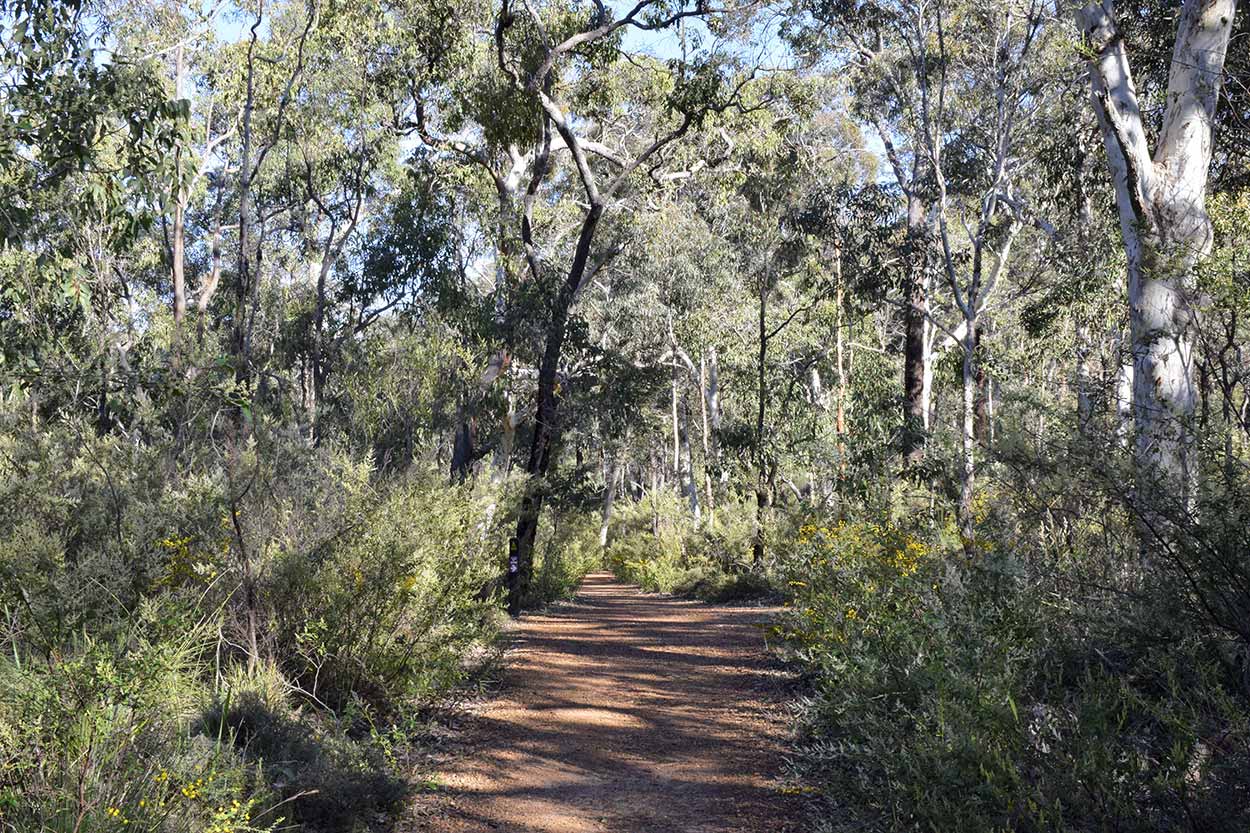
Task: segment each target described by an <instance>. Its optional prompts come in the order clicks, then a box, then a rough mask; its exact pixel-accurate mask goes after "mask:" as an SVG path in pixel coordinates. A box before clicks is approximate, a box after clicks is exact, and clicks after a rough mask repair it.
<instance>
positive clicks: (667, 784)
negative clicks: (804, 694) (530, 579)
mask: <svg viewBox="0 0 1250 833" xmlns="http://www.w3.org/2000/svg"><path fill="white" fill-rule="evenodd" d="M774 613H775V610H772V609H769V608H760V607H723V606H713V605H706V604H701V603H698V602H688V601H682V600H680V599H674V598H669V597H664V596H654V595H646V594H643V593H640V592H639V591H638V590H637V588H634V587H630V586H626V585H623V584H620V583H618V582H617V581H616V580H615V579H614V578H613V577H612V576H611V575H609V574H607V573H595V574H592V575H590V576H588V577H587V578H586V580H585V582H584V583H583V585H582V587H581V589H580V591H579V593H578V595H577V597H576V599H575V600H574V601H573V602H571V603H568V604H563V605H558V606H556V607H554V608H551V609H550V610H548V611H546V612H544V613H542V614H534V615H529V616H525V617H523V618H522V620H521V622H520V624H519V626H518V627H517V629H516V630H515V631H514V633H513V636H514V639H515V642H514V647H513V649H512V652H511V654H510V656H509V658H508V659H509V661H508V664H507V670H506V671H505V672H504V674H503V678H502V680H501V684H500V686H499V689H498V690H497V692H496V693H495V694H494V696H493V697H491V698H489V699H488V700H485V701H483V702H482V703H481V704H479V706H478V707H477V708H476V709H475V713H474V714H473V715H472V716H471V717H470V718H469V719H468V721H467V726H466V729H465V737H464V738H463V742H462V743H460V744H459V747H460V748H459V751H458V752H457V753H456V754H454V755H453V756H452V757H450V758H449V760H447V761H445V762H444V763H443V764H442V766H441V767H440V771H439V773H438V775H437V777H436V779H435V781H436V783H437V785H438V788H437V790H435V791H434V792H433V793H425V794H423V795H422V796H421V797H419V798H418V799H417V800H416V802H415V806H414V808H413V809H414V811H415V813H414V817H415V819H416V822H415V823H416V827H415V830H421V831H432V833H479V831H483V832H485V831H501V832H502V833H661V831H662V832H663V833H765V831H767V833H784V832H785V831H797V830H800V829H801V827H800V825H799V824H798V822H797V819H798V817H799V815H800V811H801V807H800V804H801V800H800V799H799V798H797V797H794V796H792V795H787V794H786V793H787V792H788V791H783V789H782V786H783V782H782V781H781V780H780V779H781V776H782V766H783V761H782V754H783V751H784V744H785V740H786V738H787V736H788V735H787V731H788V730H787V727H786V719H785V714H784V711H783V709H782V707H781V705H780V701H781V697H782V694H783V689H784V686H785V677H784V675H783V674H781V672H780V671H779V670H778V669H777V667H776V665H775V663H774V662H773V661H772V660H771V659H770V657H769V656H768V653H767V651H766V648H765V645H764V630H763V627H764V626H765V625H767V623H768V621H769V620H770V619H771V617H772V615H773V614H774Z"/></svg>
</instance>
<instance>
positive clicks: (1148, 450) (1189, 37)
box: [1078, 0, 1236, 553]
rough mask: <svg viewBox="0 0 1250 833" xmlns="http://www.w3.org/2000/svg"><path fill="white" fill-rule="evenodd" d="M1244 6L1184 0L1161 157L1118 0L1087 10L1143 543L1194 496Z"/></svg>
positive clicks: (1084, 21)
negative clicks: (1202, 344)
mask: <svg viewBox="0 0 1250 833" xmlns="http://www.w3.org/2000/svg"><path fill="white" fill-rule="evenodd" d="M1235 11H1236V0H1184V3H1183V4H1182V6H1181V11H1180V17H1179V22H1178V25H1177V34H1176V44H1175V48H1174V50H1173V55H1172V62H1171V67H1170V71H1169V77H1168V91H1167V110H1166V111H1165V113H1164V117H1163V125H1162V129H1161V130H1160V132H1159V136H1158V145H1157V147H1156V148H1155V151H1154V154H1153V156H1152V155H1151V153H1150V150H1149V144H1148V140H1147V137H1146V131H1145V127H1144V124H1143V119H1142V114H1141V110H1140V107H1139V105H1138V101H1137V91H1136V88H1135V86H1134V83H1133V77H1132V73H1131V71H1130V68H1129V63H1128V56H1127V52H1126V50H1125V46H1124V39H1123V37H1122V35H1121V33H1120V32H1119V30H1118V28H1117V24H1116V20H1115V15H1114V2H1113V0H1104V2H1103V3H1101V4H1091V5H1089V6H1087V7H1085V8H1084V9H1083V10H1081V12H1080V13H1079V15H1078V19H1079V22H1080V24H1081V28H1082V30H1083V32H1084V33H1085V36H1086V38H1087V40H1088V44H1089V47H1090V57H1089V59H1088V64H1089V69H1090V94H1091V99H1092V103H1093V108H1094V112H1095V114H1096V115H1097V117H1098V123H1099V127H1100V128H1101V130H1102V135H1103V143H1104V145H1105V147H1106V151H1107V159H1108V162H1109V164H1110V168H1111V176H1112V180H1113V182H1114V184H1115V191H1116V204H1117V207H1118V209H1119V215H1120V231H1121V234H1122V236H1123V240H1124V249H1125V254H1126V256H1127V261H1128V304H1129V320H1130V325H1131V334H1132V343H1133V349H1132V354H1133V421H1134V428H1135V430H1136V447H1135V454H1134V460H1135V464H1136V468H1137V488H1136V490H1135V501H1136V506H1137V513H1138V517H1139V519H1140V522H1141V524H1140V526H1141V539H1142V546H1143V553H1147V552H1148V551H1149V550H1151V549H1153V548H1154V545H1155V542H1157V541H1160V540H1163V541H1166V540H1167V539H1168V538H1169V537H1171V532H1170V527H1171V519H1174V518H1175V517H1177V516H1178V515H1180V514H1183V513H1185V512H1186V511H1187V510H1188V507H1189V505H1190V500H1191V498H1192V494H1193V490H1192V479H1193V477H1194V474H1195V466H1194V461H1193V459H1192V458H1193V453H1192V449H1193V441H1194V435H1193V428H1192V421H1193V418H1194V407H1195V402H1196V391H1195V386H1194V378H1193V343H1192V342H1193V319H1194V314H1193V309H1192V294H1193V291H1194V287H1195V276H1196V272H1197V267H1198V264H1199V262H1200V261H1202V260H1203V259H1204V258H1205V257H1206V256H1207V255H1208V254H1209V252H1210V250H1211V242H1212V228H1211V221H1210V218H1209V217H1208V216H1207V213H1206V207H1205V203H1206V189H1207V179H1208V175H1209V168H1210V164H1211V153H1212V144H1213V137H1212V124H1213V121H1214V115H1215V108H1216V105H1217V103H1218V101H1219V90H1220V80H1221V75H1222V72H1223V67H1224V60H1225V57H1226V55H1227V52H1228V43H1229V36H1230V33H1231V31H1232V24H1233V15H1234V12H1235Z"/></svg>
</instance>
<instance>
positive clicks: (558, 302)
mask: <svg viewBox="0 0 1250 833" xmlns="http://www.w3.org/2000/svg"><path fill="white" fill-rule="evenodd" d="M602 217H603V205H602V204H593V205H591V207H590V210H589V211H587V212H586V217H585V219H584V220H583V221H582V227H581V232H580V233H579V234H578V238H577V248H576V249H575V250H574V253H573V262H572V264H571V265H570V267H569V272H568V277H567V278H566V279H565V281H564V282H563V284H561V286H560V288H559V290H558V291H557V293H556V295H555V297H554V298H553V299H552V305H551V321H550V323H549V324H548V326H547V334H546V343H545V345H544V348H543V356H542V361H541V363H540V364H539V366H538V389H537V391H536V392H535V400H536V402H535V404H536V408H535V414H534V433H533V437H532V439H531V441H530V453H529V459H528V460H527V461H526V464H525V473H526V475H527V482H526V486H525V494H524V496H523V497H522V498H521V507H520V510H519V511H518V513H517V528H516V539H515V540H516V554H517V568H518V569H517V573H516V574H515V579H514V580H513V581H512V587H510V588H509V596H510V606H515V607H516V608H517V609H519V606H520V604H521V602H522V601H523V600H524V599H525V598H526V597H527V596H528V594H529V589H530V585H531V583H532V582H533V578H534V539H535V538H536V536H537V534H538V518H539V515H540V513H541V512H542V506H543V499H544V496H545V491H546V484H545V483H544V482H543V480H544V478H545V477H546V475H547V471H548V468H549V467H550V465H551V451H552V440H553V438H554V437H555V433H556V420H557V418H558V416H559V413H558V411H559V397H558V394H557V392H556V377H557V374H558V372H559V366H560V356H561V353H562V351H563V349H564V339H565V336H566V335H567V329H568V320H569V310H570V308H571V307H572V306H573V300H574V298H575V297H576V293H577V288H578V287H579V286H581V283H582V277H583V276H584V275H585V273H586V265H587V262H588V261H589V259H590V246H591V243H592V242H593V240H594V236H595V230H596V229H597V228H598V227H599V220H600V219H601V218H602Z"/></svg>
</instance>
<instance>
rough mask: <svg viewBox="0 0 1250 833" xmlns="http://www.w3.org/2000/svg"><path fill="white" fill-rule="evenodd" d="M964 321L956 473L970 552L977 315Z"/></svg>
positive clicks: (961, 521) (961, 520)
mask: <svg viewBox="0 0 1250 833" xmlns="http://www.w3.org/2000/svg"><path fill="white" fill-rule="evenodd" d="M967 325H968V326H967V330H966V331H965V332H964V338H963V354H964V361H963V374H962V385H961V389H962V391H963V412H962V420H961V425H960V432H959V435H960V445H961V447H962V452H963V454H962V465H961V466H960V477H959V532H960V535H961V536H962V537H963V539H964V547H965V549H968V550H969V553H971V546H972V540H973V537H974V535H975V533H976V530H975V528H974V518H973V506H972V500H973V496H974V495H975V494H976V442H977V439H976V398H977V378H976V377H977V361H976V344H977V322H976V318H975V317H973V318H971V319H970V320H967Z"/></svg>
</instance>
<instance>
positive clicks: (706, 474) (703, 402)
mask: <svg viewBox="0 0 1250 833" xmlns="http://www.w3.org/2000/svg"><path fill="white" fill-rule="evenodd" d="M707 386H708V376H707V356H706V355H704V356H701V357H700V358H699V390H700V391H702V392H703V395H702V396H700V397H699V411H700V413H701V415H702V417H703V421H702V424H703V434H702V436H703V483H704V489H705V491H706V494H707V498H706V499H707V519H708V524H709V525H713V526H714V525H715V524H716V494H715V492H714V491H713V490H712V467H713V465H714V464H713V462H712V438H711V436H710V435H711V431H710V430H709V428H708V418H707V402H708V395H707V389H708V388H707Z"/></svg>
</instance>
